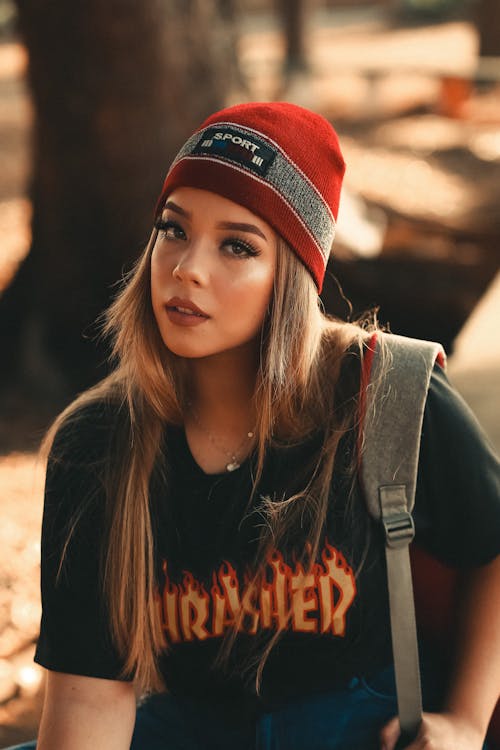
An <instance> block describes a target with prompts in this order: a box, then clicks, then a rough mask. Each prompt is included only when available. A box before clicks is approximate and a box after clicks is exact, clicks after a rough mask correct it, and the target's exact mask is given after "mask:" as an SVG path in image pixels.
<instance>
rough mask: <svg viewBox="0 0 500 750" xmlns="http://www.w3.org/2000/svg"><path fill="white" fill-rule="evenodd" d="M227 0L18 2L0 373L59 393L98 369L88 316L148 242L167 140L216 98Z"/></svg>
mask: <svg viewBox="0 0 500 750" xmlns="http://www.w3.org/2000/svg"><path fill="white" fill-rule="evenodd" d="M231 2H232V0H219V1H218V0H189V2H186V1H185V0H142V1H141V2H134V1H133V0H108V1H107V2H102V0H87V2H85V3H78V2H77V3H71V2H67V0H51V1H50V2H45V3H42V2H40V1H39V0H17V8H18V14H19V27H20V32H21V34H22V36H23V38H24V41H25V43H26V45H27V48H28V52H29V74H28V75H29V83H30V86H31V90H32V95H33V101H34V109H35V124H34V143H33V164H34V168H33V176H32V186H31V194H32V198H33V212H34V213H33V241H32V247H31V251H30V254H29V255H28V257H27V260H26V261H25V263H24V264H23V266H22V267H21V269H20V271H19V273H18V275H17V277H16V278H15V280H14V282H13V284H12V285H11V287H10V288H9V289H8V290H7V291H6V292H5V294H4V295H3V297H2V298H1V299H0V346H1V350H2V368H1V373H2V374H1V376H2V379H3V380H4V381H5V380H6V379H10V380H11V379H12V378H16V379H19V378H20V377H22V378H24V379H25V380H28V382H29V385H30V386H31V387H33V386H37V385H38V386H40V391H41V393H42V394H44V395H50V394H51V393H59V392H60V390H61V388H65V389H66V393H65V397H66V398H67V397H68V396H70V395H72V394H73V393H74V392H75V391H76V390H78V389H81V388H83V387H86V386H87V385H89V384H90V383H92V382H94V381H95V380H97V378H98V377H99V376H100V375H102V374H103V372H104V365H103V364H102V363H103V362H104V360H105V357H106V354H105V352H104V350H103V349H100V350H99V349H98V348H97V347H96V345H95V343H94V342H90V341H89V340H88V339H89V335H92V334H93V333H94V332H95V331H94V330H93V329H92V323H93V321H95V319H96V317H97V316H98V315H99V313H100V312H101V311H102V310H103V309H104V308H105V307H106V306H107V304H108V302H109V299H110V286H111V285H112V284H113V282H115V281H116V280H117V279H119V278H120V276H121V274H122V270H123V269H124V268H127V267H130V264H131V261H132V259H134V258H135V257H136V256H137V255H138V253H139V251H140V249H141V248H142V246H143V245H144V244H145V241H146V240H147V237H148V235H149V231H150V227H151V222H152V214H153V208H154V201H155V198H156V196H157V194H158V193H159V191H160V188H161V184H162V180H163V177H164V174H165V172H166V170H167V167H168V165H169V163H170V161H171V159H172V157H173V156H174V155H175V152H176V150H177V149H178V147H179V145H180V144H181V143H182V142H183V140H184V139H185V137H186V134H187V133H189V132H190V131H191V130H192V129H193V128H194V127H195V126H196V125H197V124H198V123H199V122H200V121H201V119H202V118H203V117H205V116H206V115H207V114H208V113H209V112H211V111H214V110H216V109H217V108H220V107H221V106H223V105H224V100H225V95H226V93H227V91H228V88H229V86H230V84H231V78H232V75H231V71H232V68H233V65H234V60H235V57H234V54H233V51H232V41H233V37H232V33H231V18H232V14H231V13H230V12H229V10H230V5H231ZM85 333H86V334H87V335H86V336H85V335H84V334H85Z"/></svg>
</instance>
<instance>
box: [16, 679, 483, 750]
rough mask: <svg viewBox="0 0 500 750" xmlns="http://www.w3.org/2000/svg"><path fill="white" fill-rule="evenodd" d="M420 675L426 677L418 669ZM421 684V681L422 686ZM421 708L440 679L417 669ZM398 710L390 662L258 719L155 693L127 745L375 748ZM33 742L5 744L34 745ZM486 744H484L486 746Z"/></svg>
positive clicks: (160, 748)
mask: <svg viewBox="0 0 500 750" xmlns="http://www.w3.org/2000/svg"><path fill="white" fill-rule="evenodd" d="M425 673H427V675H426V674H425ZM426 682H427V684H426ZM423 687H424V704H425V705H424V708H425V709H426V710H430V711H432V710H437V708H438V705H437V701H438V700H439V697H438V696H439V694H440V693H442V690H441V686H440V684H439V679H435V677H433V678H432V679H429V672H428V671H427V670H425V671H424V674H423ZM396 713H397V703H396V697H395V687H394V675H393V670H392V668H388V669H385V670H383V671H382V672H381V673H380V674H378V675H377V676H376V677H375V678H373V679H370V680H366V679H365V678H363V677H360V678H354V679H353V680H351V683H350V685H349V686H348V687H347V688H346V689H344V690H339V691H333V692H329V693H323V694H318V695H310V696H307V697H305V698H297V699H294V700H290V701H288V702H287V703H286V705H284V706H283V707H282V708H279V709H277V710H274V711H270V712H268V713H263V714H260V715H259V716H258V718H253V719H252V718H249V717H247V718H244V716H243V715H241V716H240V717H238V716H237V714H236V713H235V712H234V711H233V710H232V709H231V707H228V706H227V704H225V705H222V704H220V703H219V704H216V703H215V702H211V703H209V702H208V701H202V700H195V699H186V698H176V697H175V696H169V695H154V696H152V697H150V698H148V699H147V700H146V701H145V702H144V703H143V704H142V705H140V706H139V707H138V709H137V718H136V724H135V729H134V734H133V738H132V744H131V746H130V747H131V750H235V749H236V748H237V750H379V747H380V743H379V739H378V736H379V732H380V729H381V727H382V726H383V725H384V724H385V722H386V721H387V720H388V719H390V718H391V717H392V716H394V715H395V714H396ZM35 748H36V744H35V743H34V742H32V743H28V744H25V745H18V746H17V747H16V748H10V750H35ZM485 748H486V746H485Z"/></svg>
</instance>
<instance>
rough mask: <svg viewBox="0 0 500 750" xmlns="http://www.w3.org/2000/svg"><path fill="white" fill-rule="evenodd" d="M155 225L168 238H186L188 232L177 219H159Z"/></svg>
mask: <svg viewBox="0 0 500 750" xmlns="http://www.w3.org/2000/svg"><path fill="white" fill-rule="evenodd" d="M155 227H156V229H158V231H159V232H160V233H161V234H162V235H163V236H164V237H165V239H167V240H185V239H186V233H185V232H184V229H183V228H182V227H181V226H180V224H177V222H176V221H164V220H163V219H158V220H157V221H156V222H155Z"/></svg>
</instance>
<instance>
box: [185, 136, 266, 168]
mask: <svg viewBox="0 0 500 750" xmlns="http://www.w3.org/2000/svg"><path fill="white" fill-rule="evenodd" d="M192 153H193V154H199V155H202V156H216V157H217V156H218V157H220V158H221V159H222V160H227V161H231V162H233V163H235V164H238V165H240V166H242V167H245V168H246V169H249V170H251V171H252V172H255V173H256V174H258V175H260V176H261V177H264V176H265V175H266V174H267V172H268V170H269V167H270V166H271V164H272V162H273V160H274V157H275V153H276V152H275V151H274V149H272V148H271V147H270V146H269V145H268V144H267V143H265V142H264V141H263V140H262V139H261V138H258V137H257V136H255V135H253V134H251V135H249V134H248V133H244V132H242V131H238V130H236V129H234V128H228V127H224V126H222V127H221V126H219V127H213V128H207V130H205V132H204V133H203V135H202V137H201V138H200V140H199V141H198V143H197V144H196V146H195V147H194V148H193V151H192Z"/></svg>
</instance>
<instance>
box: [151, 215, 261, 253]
mask: <svg viewBox="0 0 500 750" xmlns="http://www.w3.org/2000/svg"><path fill="white" fill-rule="evenodd" d="M155 227H156V229H158V231H159V232H164V233H166V232H167V231H168V230H169V229H173V230H175V231H180V232H182V234H185V232H184V230H183V228H182V227H181V226H180V224H177V222H175V221H165V220H164V219H158V220H157V221H156V222H155ZM167 239H178V238H177V237H175V238H173V237H168V238H167ZM222 244H223V246H225V245H233V246H234V247H237V248H241V249H243V250H244V251H245V254H238V253H231V255H232V256H233V257H234V258H255V257H256V256H257V255H260V250H258V249H257V248H256V247H255V246H254V245H253V244H252V243H251V242H249V241H248V240H242V239H239V238H238V237H227V238H226V239H225V240H224V242H223V243H222Z"/></svg>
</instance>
